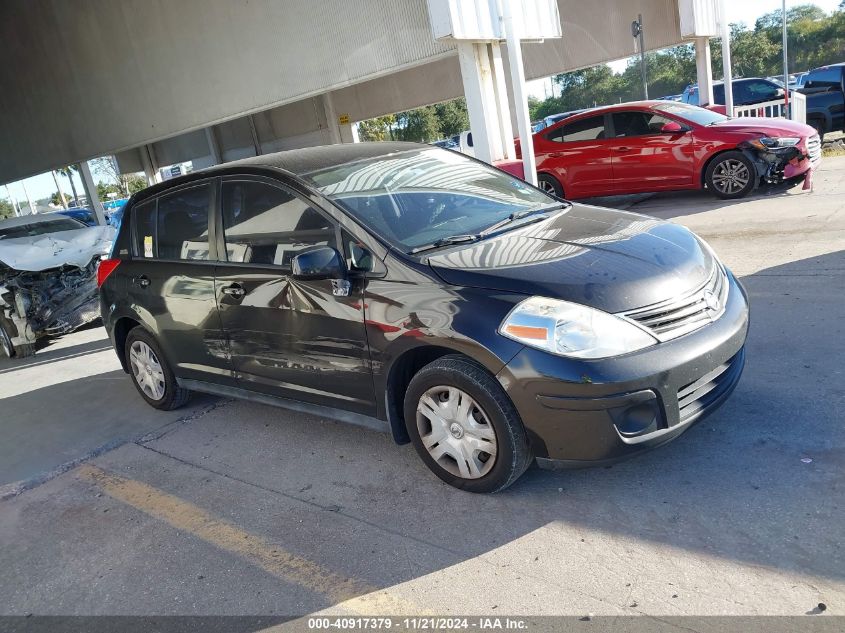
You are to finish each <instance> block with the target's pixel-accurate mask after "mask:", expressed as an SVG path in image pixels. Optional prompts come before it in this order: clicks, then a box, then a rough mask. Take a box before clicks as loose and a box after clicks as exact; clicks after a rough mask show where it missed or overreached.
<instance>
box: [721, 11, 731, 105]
mask: <svg viewBox="0 0 845 633" xmlns="http://www.w3.org/2000/svg"><path fill="white" fill-rule="evenodd" d="M720 9H721V14H720V16H719V22H720V27H721V31H722V69H723V71H724V72H723V75H722V81H724V82H725V113H726V114H727V115H728V116H729V117H732V116H733V115H734V95H733V71H732V70H731V25H730V24H728V12H727V7H726V6H725V0H721V6H720Z"/></svg>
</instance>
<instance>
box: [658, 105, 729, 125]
mask: <svg viewBox="0 0 845 633" xmlns="http://www.w3.org/2000/svg"><path fill="white" fill-rule="evenodd" d="M654 109H655V110H660V111H662V112H666V113H667V114H674V115H675V116H679V117H681V118H682V119H686V120H687V121H691V122H692V123H697V124H698V125H713V124H714V123H720V122H722V121H727V120H728V117H726V116H725V115H724V114H719V113H718V112H713V111H712V110H707V109H705V108H699V107H698V106H694V105H689V104H688V103H677V102H674V101H673V102H669V103H661V104H660V105H656V106H654Z"/></svg>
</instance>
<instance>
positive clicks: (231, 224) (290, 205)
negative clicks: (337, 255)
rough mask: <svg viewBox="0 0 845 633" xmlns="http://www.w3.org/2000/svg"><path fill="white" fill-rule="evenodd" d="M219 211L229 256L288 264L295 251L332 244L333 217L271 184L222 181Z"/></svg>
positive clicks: (243, 261)
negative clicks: (221, 202)
mask: <svg viewBox="0 0 845 633" xmlns="http://www.w3.org/2000/svg"><path fill="white" fill-rule="evenodd" d="M222 211H223V234H224V237H225V240H226V255H227V257H228V260H229V261H230V262H242V263H249V264H259V265H270V266H281V267H282V268H285V269H286V270H290V266H291V260H292V259H293V257H294V256H295V255H297V254H298V253H300V252H302V251H304V250H307V249H309V248H312V247H314V246H327V245H330V246H336V242H337V240H336V239H335V233H334V226H333V225H332V223H331V222H330V221H329V220H328V219H327V218H326V217H325V216H324V215H323V214H322V213H320V212H319V211H317V210H316V209H314V208H313V207H312V206H311V205H310V204H309V203H308V202H307V201H306V200H304V199H303V198H300V197H299V196H297V195H295V194H294V193H292V192H290V191H288V190H287V189H284V188H282V187H280V186H277V185H274V184H270V183H266V182H261V181H252V180H238V181H224V182H223V204H222Z"/></svg>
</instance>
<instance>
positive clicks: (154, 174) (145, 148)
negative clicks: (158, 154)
mask: <svg viewBox="0 0 845 633" xmlns="http://www.w3.org/2000/svg"><path fill="white" fill-rule="evenodd" d="M138 152H139V153H140V154H141V164H142V165H143V166H144V175H145V176H146V177H147V184H148V185H150V186H152V185H154V184H156V183H157V182H161V173H160V172H159V170H158V165H157V164H156V161H155V156H154V155H153V148H152V147H150V146H149V145H142V146H141V147H139V148H138Z"/></svg>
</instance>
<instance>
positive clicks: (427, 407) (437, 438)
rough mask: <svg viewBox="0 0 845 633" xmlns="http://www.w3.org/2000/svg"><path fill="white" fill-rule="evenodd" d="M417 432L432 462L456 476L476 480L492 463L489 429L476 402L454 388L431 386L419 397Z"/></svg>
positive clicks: (492, 442) (492, 441)
mask: <svg viewBox="0 0 845 633" xmlns="http://www.w3.org/2000/svg"><path fill="white" fill-rule="evenodd" d="M417 430H418V431H419V433H420V437H421V438H422V442H423V446H425V448H426V450H427V451H428V453H429V455H431V457H432V459H433V460H434V461H436V462H437V463H438V465H440V466H441V467H442V468H444V469H445V470H447V471H449V472H450V473H452V474H453V475H455V476H456V477H461V478H463V479H478V478H479V477H483V476H484V475H486V474H487V473H489V472H490V470H491V469H492V468H493V464H494V463H495V462H496V451H497V445H496V433H495V431H494V430H493V426H492V425H491V424H490V421H489V420H488V419H487V415H486V414H485V413H484V411H483V410H482V409H481V407H480V406H479V405H478V403H477V402H476V401H475V400H473V399H472V398H471V397H470V396H469V395H468V394H466V393H465V392H463V391H461V390H460V389H457V388H456V387H446V386H438V387H432V388H431V389H429V390H428V391H426V392H425V393H424V394H423V395H422V397H421V398H420V401H419V404H418V405H417Z"/></svg>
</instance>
